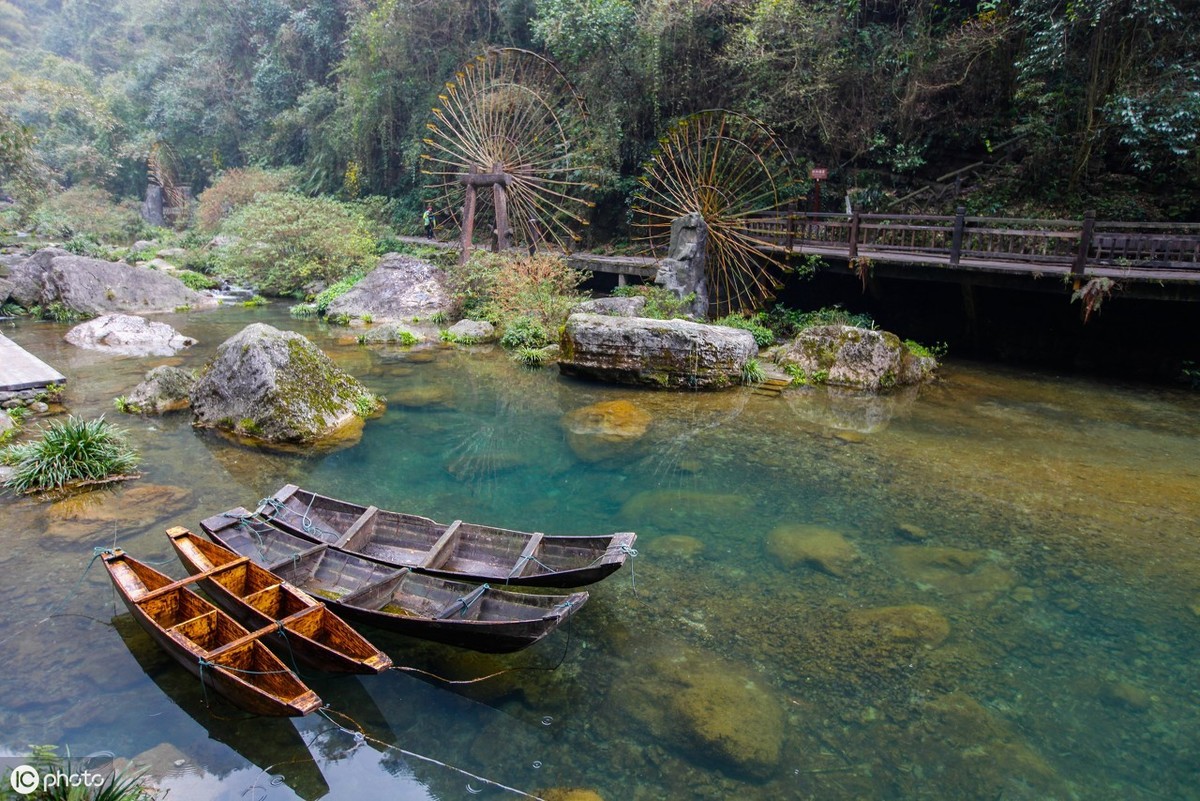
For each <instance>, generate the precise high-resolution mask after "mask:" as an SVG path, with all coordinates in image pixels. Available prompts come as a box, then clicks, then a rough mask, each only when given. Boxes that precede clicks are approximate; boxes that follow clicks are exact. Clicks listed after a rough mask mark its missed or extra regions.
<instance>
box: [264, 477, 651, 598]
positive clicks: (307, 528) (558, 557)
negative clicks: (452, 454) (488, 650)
mask: <svg viewBox="0 0 1200 801" xmlns="http://www.w3.org/2000/svg"><path fill="white" fill-rule="evenodd" d="M256 513H257V514H260V515H262V516H263V517H266V518H268V519H270V520H272V521H273V522H274V523H276V524H277V525H278V526H280V527H281V528H284V529H287V530H288V531H290V532H292V533H293V534H296V535H298V536H300V537H303V538H305V539H308V540H312V541H313V542H320V543H324V544H326V545H332V546H334V547H335V548H338V549H340V550H343V551H349V552H351V553H357V554H359V555H361V556H365V557H367V558H369V559H374V560H376V561H380V562H386V563H387V564H390V565H395V566H396V567H409V568H412V569H413V570H415V571H417V572H419V573H429V574H431V575H435V576H445V577H446V578H454V579H467V580H470V581H498V582H504V583H505V584H513V585H524V586H532V587H581V586H583V585H586V584H591V583H593V582H596V581H599V580H600V579H602V578H604V577H605V576H608V575H609V574H611V573H612V572H613V571H615V570H617V569H618V568H620V567H621V565H623V564H625V560H626V558H627V557H629V556H631V555H634V554H635V553H636V552H635V551H634V550H633V543H634V541H635V540H636V539H637V534H634V533H633V532H632V531H625V532H618V533H616V534H606V535H603V536H583V537H564V536H547V535H545V534H542V533H540V532H532V533H531V532H527V531H514V530H512V529H505V528H496V527H494V526H484V525H479V524H476V523H464V522H463V521H461V520H455V521H454V522H453V523H451V524H449V525H446V524H444V523H437V522H434V521H433V520H430V519H429V518H427V517H418V516H417V515H409V514H403V513H401V512H389V511H386V510H383V509H378V508H376V507H374V506H359V505H357V504H353V503H349V502H347V501H340V500H338V499H336V498H329V497H326V496H324V495H317V494H316V493H312V492H309V491H307V490H303V489H300V488H299V487H297V486H296V485H294V484H288V485H286V486H285V487H284V488H283V489H281V490H279V492H276V493H275V494H274V495H273V496H271V497H270V498H267V499H265V500H264V501H263V502H262V504H261V505H260V506H259V508H258V509H257V510H256Z"/></svg>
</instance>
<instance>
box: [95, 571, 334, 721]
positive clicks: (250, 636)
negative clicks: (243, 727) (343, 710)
mask: <svg viewBox="0 0 1200 801" xmlns="http://www.w3.org/2000/svg"><path fill="white" fill-rule="evenodd" d="M103 561H104V566H105V567H106V568H107V569H108V575H109V578H111V579H112V582H113V586H114V587H116V589H117V592H118V593H119V594H120V596H121V600H123V601H124V602H125V606H126V607H128V608H129V612H130V614H132V615H133V617H134V619H135V620H137V622H138V623H139V624H140V625H141V627H142V628H144V629H145V630H146V632H147V633H148V634H149V635H150V636H151V637H152V638H153V639H154V640H155V642H157V643H158V644H159V645H160V646H162V648H163V650H165V651H166V652H167V653H169V654H170V655H171V656H172V657H174V658H175V659H176V660H177V661H178V662H179V663H180V664H181V665H183V666H184V667H185V668H187V669H188V670H189V671H191V672H192V673H193V674H194V675H196V676H198V677H199V678H200V680H201V681H202V682H203V683H204V684H205V686H207V687H211V688H212V689H213V690H214V691H215V692H217V693H219V694H220V695H222V696H224V697H225V698H227V699H229V701H231V702H232V703H234V704H236V705H237V706H239V707H241V708H242V709H245V710H247V711H249V712H253V713H255V714H258V715H272V716H291V717H294V716H301V715H307V714H308V713H309V712H313V711H315V710H317V709H319V708H320V707H321V699H320V698H318V697H317V694H316V693H315V692H313V691H312V690H310V689H309V688H308V687H306V686H305V685H304V683H303V682H302V681H300V679H299V678H297V677H296V675H295V674H293V673H292V671H290V670H289V669H288V668H287V666H286V665H284V664H283V662H281V661H279V659H278V658H277V657H276V656H275V655H274V654H273V653H271V651H270V649H269V648H267V646H265V645H263V643H262V642H260V638H261V637H262V636H263V635H264V634H266V633H267V631H265V630H259V631H257V632H249V631H247V630H246V629H244V628H242V627H241V626H240V625H238V623H237V622H236V621H235V620H234V619H233V618H231V617H229V615H227V614H225V613H224V612H222V611H221V610H220V609H217V608H216V607H215V606H213V605H212V604H211V603H209V602H208V601H206V600H204V599H203V598H201V597H200V596H199V595H197V594H196V593H194V592H192V590H191V589H190V585H192V584H194V583H195V581H196V579H195V578H188V579H183V580H182V581H173V580H172V579H170V578H169V577H168V576H165V575H163V574H162V573H159V572H158V571H157V570H155V569H153V568H152V567H150V566H149V565H146V564H143V563H141V562H139V561H137V560H136V559H133V558H132V557H130V556H128V555H127V554H125V553H124V552H123V551H120V550H115V551H112V552H109V553H106V554H104V557H103Z"/></svg>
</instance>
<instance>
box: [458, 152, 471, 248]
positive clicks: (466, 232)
mask: <svg viewBox="0 0 1200 801" xmlns="http://www.w3.org/2000/svg"><path fill="white" fill-rule="evenodd" d="M474 173H475V166H474V165H472V166H471V174H474ZM466 184H467V192H466V198H465V199H464V200H463V224H462V225H463V227H462V250H461V252H460V253H459V256H458V263H459V264H466V263H467V259H468V258H469V257H470V256H471V240H472V239H473V238H474V236H475V185H474V184H473V183H471V181H470V180H469V176H468V180H467V181H466Z"/></svg>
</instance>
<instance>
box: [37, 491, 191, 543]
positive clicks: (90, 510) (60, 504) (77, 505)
mask: <svg viewBox="0 0 1200 801" xmlns="http://www.w3.org/2000/svg"><path fill="white" fill-rule="evenodd" d="M191 504H192V491H191V490H189V489H184V488H183V487H174V486H170V485H165V484H141V483H134V484H132V485H130V486H125V487H119V488H116V489H110V490H103V491H97V492H86V493H83V494H80V495H72V496H71V497H69V498H64V499H63V500H61V501H56V502H54V503H53V504H51V506H50V508H49V510H48V512H47V517H48V518H49V523H48V524H47V527H46V538H47V542H51V541H54V540H67V541H70V542H73V543H76V542H80V543H82V542H96V541H104V540H108V541H109V543H110V544H111V542H112V538H113V535H114V533H117V534H118V535H120V534H127V533H129V529H130V526H131V525H134V526H137V527H138V528H139V529H140V528H145V527H147V526H152V525H154V524H155V523H158V522H162V521H164V520H166V519H167V518H169V517H172V516H173V515H177V514H181V513H183V512H184V511H185V510H187V509H188V508H190V506H191Z"/></svg>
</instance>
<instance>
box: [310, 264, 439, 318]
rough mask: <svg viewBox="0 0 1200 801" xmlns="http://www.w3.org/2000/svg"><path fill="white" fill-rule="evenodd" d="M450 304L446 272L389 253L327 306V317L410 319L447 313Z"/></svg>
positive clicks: (431, 265)
mask: <svg viewBox="0 0 1200 801" xmlns="http://www.w3.org/2000/svg"><path fill="white" fill-rule="evenodd" d="M452 305H453V301H452V299H451V297H450V291H449V290H448V289H447V288H446V273H445V272H444V271H443V270H442V269H441V268H440V267H438V266H436V265H433V264H430V263H429V262H427V261H422V260H421V259H417V258H414V257H412V256H405V255H402V254H400V253H389V254H387V255H386V256H384V257H383V258H382V259H381V260H380V262H379V265H378V266H377V267H376V268H375V269H374V270H372V271H371V272H369V273H368V274H367V275H366V277H365V278H363V279H362V280H361V281H359V282H358V283H357V284H355V285H354V287H353V288H351V289H350V291H349V292H347V293H346V294H344V295H342V296H341V297H340V298H337V299H336V300H334V301H333V302H332V303H330V304H329V312H328V313H329V315H330V316H336V315H340V314H345V315H349V316H350V317H363V316H370V317H371V318H372V319H374V320H377V321H384V320H390V321H396V320H411V319H413V318H414V317H432V316H433V315H434V314H437V313H438V312H443V313H444V312H447V311H449V310H450V308H451V306H452Z"/></svg>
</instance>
